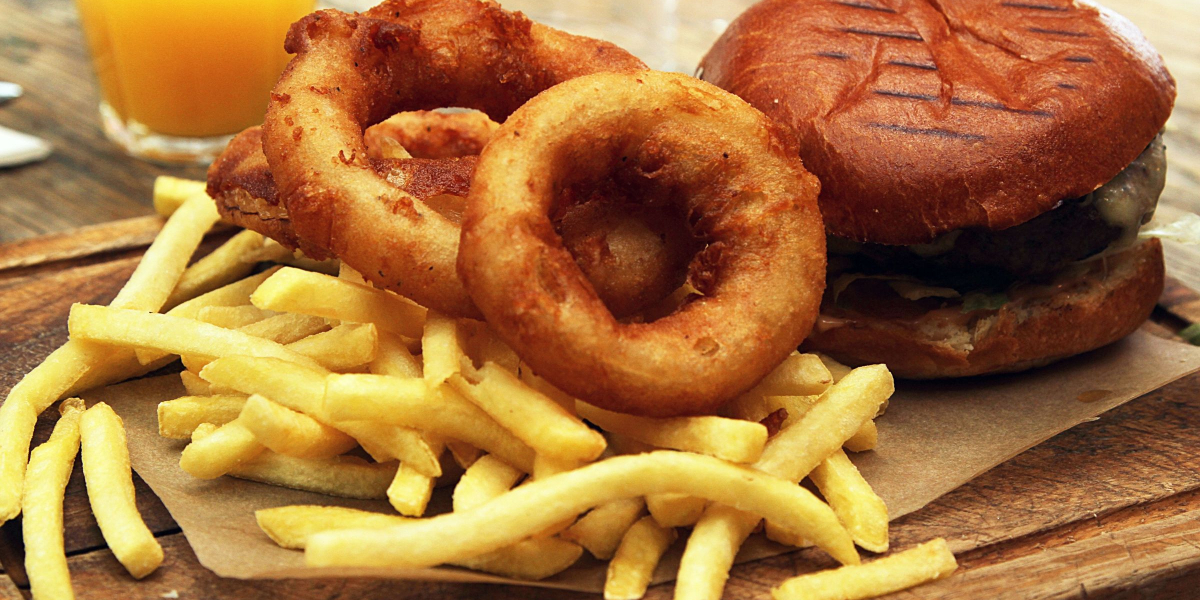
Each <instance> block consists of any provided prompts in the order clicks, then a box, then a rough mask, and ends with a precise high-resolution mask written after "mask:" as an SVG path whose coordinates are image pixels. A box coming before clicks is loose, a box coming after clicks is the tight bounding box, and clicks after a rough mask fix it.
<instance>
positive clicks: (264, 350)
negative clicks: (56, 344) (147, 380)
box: [67, 304, 320, 367]
mask: <svg viewBox="0 0 1200 600" xmlns="http://www.w3.org/2000/svg"><path fill="white" fill-rule="evenodd" d="M67 329H68V330H70V332H71V337H73V338H78V339H81V340H91V341H95V342H103V343H106V344H111V345H116V346H127V347H130V348H153V349H156V350H160V351H163V352H167V353H170V354H180V355H185V354H191V355H200V356H210V357H221V356H232V355H248V356H264V357H270V358H280V359H283V360H287V361H291V362H294V363H296V364H299V365H303V366H306V367H319V366H320V365H318V364H317V362H316V361H314V360H313V359H311V358H308V357H307V356H303V355H301V354H299V353H297V352H295V351H292V350H288V349H287V348H285V347H283V346H282V345H280V344H278V343H275V342H272V341H270V340H265V339H263V338H259V337H254V336H251V335H247V334H245V333H242V332H240V331H233V330H230V329H224V328H222V327H217V326H216V325H209V324H208V323H202V322H200V321H195V320H192V319H185V318H182V317H176V316H172V315H164V314H158V313H147V312H139V311H135V310H125V309H119V308H110V307H104V306H92V305H87V304H76V305H74V306H72V307H71V314H70V316H69V317H67Z"/></svg>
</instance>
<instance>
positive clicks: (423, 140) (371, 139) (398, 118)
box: [363, 110, 500, 159]
mask: <svg viewBox="0 0 1200 600" xmlns="http://www.w3.org/2000/svg"><path fill="white" fill-rule="evenodd" d="M499 127H500V124H499V123H497V122H495V121H493V120H491V119H489V118H488V116H487V115H485V114H483V113H480V112H437V111H432V110H417V111H411V112H402V113H399V114H396V115H393V116H391V117H389V118H388V120H386V121H384V122H382V123H378V124H376V125H374V126H372V127H369V128H367V130H366V132H364V133H363V141H364V142H365V143H366V144H367V155H368V156H370V157H371V158H376V159H378V158H391V157H392V156H391V155H394V154H396V148H403V149H404V152H405V153H407V154H409V155H411V156H412V157H413V158H456V157H460V156H478V155H479V153H480V152H482V151H483V147H484V146H485V145H487V143H488V140H490V139H491V138H492V134H493V133H495V132H496V129H497V128H499Z"/></svg>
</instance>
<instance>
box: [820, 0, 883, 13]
mask: <svg viewBox="0 0 1200 600" xmlns="http://www.w3.org/2000/svg"><path fill="white" fill-rule="evenodd" d="M833 3H834V4H840V5H842V6H848V7H850V8H861V9H863V10H873V11H876V12H883V13H889V14H893V15H894V14H896V11H895V9H891V8H888V7H886V6H875V5H874V4H867V3H866V2H850V1H849V0H833Z"/></svg>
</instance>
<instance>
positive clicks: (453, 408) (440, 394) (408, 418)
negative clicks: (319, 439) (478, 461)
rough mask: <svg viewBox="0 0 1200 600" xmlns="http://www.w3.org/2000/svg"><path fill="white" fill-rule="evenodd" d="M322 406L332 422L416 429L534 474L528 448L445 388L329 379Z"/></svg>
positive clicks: (367, 378)
mask: <svg viewBox="0 0 1200 600" xmlns="http://www.w3.org/2000/svg"><path fill="white" fill-rule="evenodd" d="M325 407H326V409H327V410H328V411H329V414H330V415H331V416H332V417H334V418H336V419H344V420H372V421H376V422H380V423H390V424H394V425H403V426H406V427H419V428H421V429H422V430H424V431H431V432H433V433H436V434H439V435H443V436H445V437H448V438H452V439H456V440H461V441H463V442H466V443H468V444H471V445H472V446H475V447H476V448H479V449H481V450H484V451H486V452H488V453H489V454H494V455H496V457H497V458H500V459H501V460H504V461H505V462H508V463H509V464H511V465H512V466H514V467H517V468H518V469H521V470H522V471H525V472H527V473H528V472H529V471H531V470H532V469H533V454H534V452H533V450H532V449H530V448H529V446H527V445H525V444H524V443H523V442H522V441H521V440H519V439H517V437H516V436H514V435H513V434H512V433H510V432H509V431H508V430H507V429H505V428H504V427H502V426H500V424H498V423H497V422H496V421H495V420H494V419H492V417H491V416H489V415H488V414H487V413H485V412H484V411H483V410H481V409H480V408H479V407H478V406H476V405H475V404H473V403H472V402H471V401H469V400H467V399H466V398H463V397H462V395H460V394H459V393H458V392H457V391H455V390H454V389H453V388H451V387H450V386H447V385H440V386H437V387H435V388H432V389H430V388H429V387H428V386H426V385H425V382H424V380H421V379H401V378H399V377H387V376H383V375H358V374H351V375H331V376H329V377H328V378H327V379H326V382H325Z"/></svg>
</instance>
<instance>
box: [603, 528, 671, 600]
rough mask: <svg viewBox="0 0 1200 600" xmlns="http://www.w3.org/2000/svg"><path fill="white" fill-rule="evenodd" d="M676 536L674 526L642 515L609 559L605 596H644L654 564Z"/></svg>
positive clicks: (612, 599)
mask: <svg viewBox="0 0 1200 600" xmlns="http://www.w3.org/2000/svg"><path fill="white" fill-rule="evenodd" d="M676 537H677V535H676V533H675V530H674V529H673V528H669V527H663V526H662V525H659V524H658V523H657V522H655V520H654V519H653V518H652V517H642V518H641V519H640V520H639V521H638V522H637V523H634V524H633V526H632V527H630V528H629V531H627V532H625V537H623V538H621V545H620V546H618V547H617V552H616V554H614V555H613V557H612V561H610V562H609V563H608V574H607V576H606V577H605V578H604V600H637V599H639V598H641V597H642V596H645V595H646V588H648V587H650V578H651V577H652V576H653V575H654V568H655V567H657V566H658V561H659V560H661V559H662V555H663V553H664V552H666V551H667V548H669V547H670V546H671V544H673V543H675V538H676Z"/></svg>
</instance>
